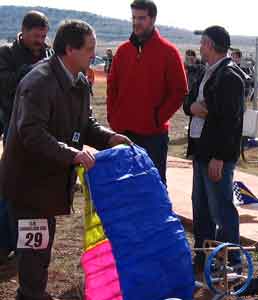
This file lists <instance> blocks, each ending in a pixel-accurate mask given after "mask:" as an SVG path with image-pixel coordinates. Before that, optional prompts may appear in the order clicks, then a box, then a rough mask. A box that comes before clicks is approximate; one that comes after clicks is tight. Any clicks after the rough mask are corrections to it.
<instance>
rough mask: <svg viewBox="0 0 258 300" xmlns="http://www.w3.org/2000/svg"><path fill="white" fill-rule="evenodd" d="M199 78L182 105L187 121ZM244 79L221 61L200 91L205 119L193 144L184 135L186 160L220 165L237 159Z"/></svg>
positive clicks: (230, 62) (228, 61)
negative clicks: (204, 103)
mask: <svg viewBox="0 0 258 300" xmlns="http://www.w3.org/2000/svg"><path fill="white" fill-rule="evenodd" d="M203 75H204V74H203ZM203 75H202V76H201V77H200V78H199V79H198V80H197V82H196V83H195V85H194V86H193V88H192V90H191V91H190V93H189V96H188V97H187V98H186V99H185V102H184V105H183V108H184V112H185V113H186V114H187V115H189V116H190V117H192V115H191V111H190V107H191V105H192V103H193V102H195V101H196V99H197V96H198V91H199V86H200V83H201V81H202V78H203ZM244 79H245V74H244V73H243V71H242V70H241V69H240V68H239V67H238V66H237V65H236V64H235V63H233V62H232V60H231V59H230V58H226V59H225V60H223V61H222V62H221V64H220V65H219V66H218V67H217V69H216V70H215V71H214V72H213V74H212V75H211V77H210V79H209V80H208V81H207V82H206V84H205V86H204V90H203V94H204V99H205V102H206V105H207V109H208V115H207V117H206V120H205V123H204V127H203V130H202V133H201V137H200V138H199V139H197V141H198V142H197V143H196V142H194V141H193V139H192V138H190V136H189V132H188V139H189V140H188V151H187V155H188V156H189V155H194V157H195V158H196V159H201V160H204V161H209V160H210V159H211V158H215V159H219V160H223V161H236V160H237V159H238V157H239V154H240V143H241V136H242V127H243V111H244ZM190 122H191V118H190ZM189 131H190V126H189Z"/></svg>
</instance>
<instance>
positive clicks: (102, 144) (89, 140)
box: [85, 113, 115, 150]
mask: <svg viewBox="0 0 258 300" xmlns="http://www.w3.org/2000/svg"><path fill="white" fill-rule="evenodd" d="M114 134H115V132H113V131H112V130H110V129H108V128H106V127H104V126H101V125H100V124H99V123H98V122H97V120H96V119H95V118H94V117H93V116H92V113H91V115H90V117H89V120H88V126H87V129H86V137H85V141H86V142H85V143H86V144H87V145H89V146H91V147H93V148H95V149H97V150H103V149H106V148H108V147H109V145H108V142H109V139H110V137H111V136H112V135H114Z"/></svg>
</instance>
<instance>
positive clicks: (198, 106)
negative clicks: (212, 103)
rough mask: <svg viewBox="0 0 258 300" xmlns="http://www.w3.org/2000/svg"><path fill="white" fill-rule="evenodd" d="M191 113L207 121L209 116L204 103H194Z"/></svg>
mask: <svg viewBox="0 0 258 300" xmlns="http://www.w3.org/2000/svg"><path fill="white" fill-rule="evenodd" d="M190 110H191V113H192V114H193V115H194V116H196V117H200V118H203V119H205V118H206V116H207V115H208V110H207V107H206V104H205V102H204V101H201V102H194V103H193V104H192V105H191V107H190Z"/></svg>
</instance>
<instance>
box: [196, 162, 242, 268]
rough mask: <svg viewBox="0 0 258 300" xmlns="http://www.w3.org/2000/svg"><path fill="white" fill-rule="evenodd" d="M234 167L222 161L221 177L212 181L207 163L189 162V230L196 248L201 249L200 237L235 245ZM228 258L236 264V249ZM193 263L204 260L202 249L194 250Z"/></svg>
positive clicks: (237, 239)
mask: <svg viewBox="0 0 258 300" xmlns="http://www.w3.org/2000/svg"><path fill="white" fill-rule="evenodd" d="M234 168H235V163H234V162H225V163H224V166H223V174H222V179H221V180H220V181H218V182H213V181H212V180H210V178H209V176H208V163H207V162H203V161H200V160H194V161H193V191H192V202H193V232H194V238H195V245H194V246H195V247H196V248H201V247H202V245H203V242H204V240H217V241H221V242H231V243H235V244H239V240H240V237H239V216H238V212H237V209H236V207H235V205H234V203H233V173H234ZM229 260H230V262H231V264H232V265H236V264H239V263H240V262H241V259H240V254H239V252H238V251H236V252H231V253H230V256H229ZM195 262H196V264H203V263H204V254H203V253H202V252H198V254H197V256H196V257H195Z"/></svg>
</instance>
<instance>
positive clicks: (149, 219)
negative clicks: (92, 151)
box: [85, 145, 194, 300]
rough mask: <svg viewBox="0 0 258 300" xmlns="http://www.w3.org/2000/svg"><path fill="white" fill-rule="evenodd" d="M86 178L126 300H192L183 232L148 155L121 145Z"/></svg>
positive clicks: (99, 159) (101, 158) (101, 156)
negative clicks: (176, 299) (174, 299)
mask: <svg viewBox="0 0 258 300" xmlns="http://www.w3.org/2000/svg"><path fill="white" fill-rule="evenodd" d="M85 177H86V180H88V184H89V187H90V193H91V198H92V201H93V203H94V206H95V208H96V210H97V213H98V215H99V217H100V218H101V221H102V224H103V227H104V230H105V233H106V235H107V237H108V239H109V241H110V243H111V246H112V250H113V255H114V258H115V262H116V266H117V270H118V275H119V280H120V286H121V290H122V294H123V300H164V299H166V298H171V297H175V298H180V299H182V300H192V299H193V290H194V279H193V272H192V261H191V253H190V249H189V246H188V242H187V240H186V237H185V233H184V229H183V227H182V225H181V223H180V221H179V219H178V217H177V216H176V215H175V213H174V212H173V211H172V207H171V202H170V200H169V196H168V193H167V189H166V187H165V186H164V185H163V183H162V182H161V179H160V176H159V173H158V171H157V169H156V168H155V167H154V165H153V163H152V161H151V159H150V158H149V157H148V155H147V153H146V152H145V150H144V149H142V148H140V147H138V146H125V145H121V146H117V147H114V148H111V149H108V150H104V151H100V152H98V153H97V154H96V165H95V166H94V168H92V169H91V170H90V171H89V172H88V173H86V175H85Z"/></svg>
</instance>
